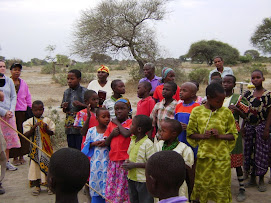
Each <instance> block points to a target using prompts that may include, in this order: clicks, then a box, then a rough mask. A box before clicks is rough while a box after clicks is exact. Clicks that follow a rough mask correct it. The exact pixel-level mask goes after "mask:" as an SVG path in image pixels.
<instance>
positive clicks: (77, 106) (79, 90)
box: [61, 69, 87, 150]
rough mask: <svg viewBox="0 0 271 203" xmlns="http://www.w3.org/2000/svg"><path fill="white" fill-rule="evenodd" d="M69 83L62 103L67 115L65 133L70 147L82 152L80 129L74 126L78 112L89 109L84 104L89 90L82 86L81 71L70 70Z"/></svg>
mask: <svg viewBox="0 0 271 203" xmlns="http://www.w3.org/2000/svg"><path fill="white" fill-rule="evenodd" d="M67 81H68V85H69V88H68V89H67V90H65V92H64V95H63V100H62V103H61V107H62V108H63V112H64V113H66V120H65V133H66V134H67V141H68V146H69V147H72V148H75V149H78V150H81V143H82V136H81V134H80V129H78V128H75V127H74V126H73V125H74V120H75V117H76V114H77V112H79V111H80V110H82V109H84V108H86V107H87V106H86V104H84V94H85V92H86V91H87V89H86V88H85V87H82V86H80V81H81V72H80V71H79V70H76V69H73V70H70V71H69V72H68V76H67Z"/></svg>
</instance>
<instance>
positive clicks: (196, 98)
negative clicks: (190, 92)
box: [190, 81, 203, 105]
mask: <svg viewBox="0 0 271 203" xmlns="http://www.w3.org/2000/svg"><path fill="white" fill-rule="evenodd" d="M190 82H192V83H194V84H195V85H196V86H197V92H198V91H199V83H198V82H197V81H190ZM193 100H194V101H195V102H196V103H198V104H200V105H201V103H202V101H203V97H201V96H197V94H196V95H195V96H194V98H193Z"/></svg>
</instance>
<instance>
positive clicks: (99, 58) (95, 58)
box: [90, 52, 112, 63]
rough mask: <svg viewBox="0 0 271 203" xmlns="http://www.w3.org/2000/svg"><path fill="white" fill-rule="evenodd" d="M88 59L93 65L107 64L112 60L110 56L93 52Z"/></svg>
mask: <svg viewBox="0 0 271 203" xmlns="http://www.w3.org/2000/svg"><path fill="white" fill-rule="evenodd" d="M90 58H91V60H92V62H94V63H109V62H110V61H111V60H112V58H111V57H110V56H108V55H106V54H100V53H96V52H93V53H92V54H91V57H90Z"/></svg>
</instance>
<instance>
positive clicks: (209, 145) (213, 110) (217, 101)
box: [186, 83, 238, 202]
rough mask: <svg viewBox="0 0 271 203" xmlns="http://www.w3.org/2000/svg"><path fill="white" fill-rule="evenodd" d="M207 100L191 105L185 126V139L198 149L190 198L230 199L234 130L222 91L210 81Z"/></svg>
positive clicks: (234, 126)
mask: <svg viewBox="0 0 271 203" xmlns="http://www.w3.org/2000/svg"><path fill="white" fill-rule="evenodd" d="M206 96H207V102H206V103H205V104H204V105H201V106H198V107H195V108H194V109H193V110H192V112H191V115H190V118H189V123H188V126H187V129H186V130H187V141H188V143H189V144H190V145H191V146H192V147H197V146H199V148H198V153H197V164H196V175H195V184H194V188H193V192H192V195H191V200H194V201H200V202H208V200H212V201H214V202H231V201H232V197H231V160H230V153H231V151H232V150H233V148H234V147H235V141H236V139H237V136H238V133H237V129H236V125H235V120H234V117H233V115H232V112H231V111H230V110H229V109H228V108H226V107H223V106H222V105H223V101H224V99H225V92H224V89H223V87H222V86H221V85H219V84H217V83H213V84H210V85H208V86H207V88H206Z"/></svg>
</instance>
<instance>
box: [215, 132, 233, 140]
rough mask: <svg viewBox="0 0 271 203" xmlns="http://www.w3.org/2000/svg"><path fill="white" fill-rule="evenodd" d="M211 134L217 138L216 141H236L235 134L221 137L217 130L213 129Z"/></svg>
mask: <svg viewBox="0 0 271 203" xmlns="http://www.w3.org/2000/svg"><path fill="white" fill-rule="evenodd" d="M211 134H212V135H213V136H214V137H215V138H216V139H220V140H229V141H230V140H234V136H233V134H224V135H223V134H222V135H220V134H219V133H218V130H217V129H211Z"/></svg>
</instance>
